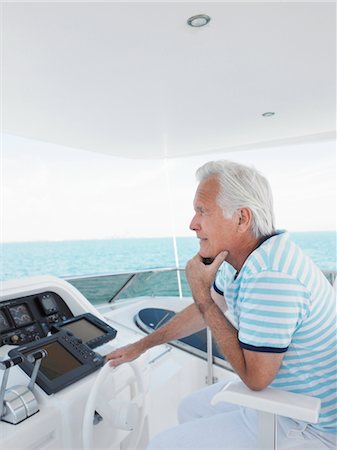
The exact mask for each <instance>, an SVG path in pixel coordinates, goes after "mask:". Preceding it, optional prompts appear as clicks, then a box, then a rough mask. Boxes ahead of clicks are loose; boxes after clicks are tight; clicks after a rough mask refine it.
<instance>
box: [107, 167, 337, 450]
mask: <svg viewBox="0 0 337 450" xmlns="http://www.w3.org/2000/svg"><path fill="white" fill-rule="evenodd" d="M197 178H198V181H199V186H198V188H197V191H196V195H195V199H194V209H195V215H194V217H193V219H192V222H191V224H190V228H191V229H192V230H194V231H195V232H196V234H197V237H198V238H199V240H200V251H199V253H198V254H197V255H196V256H194V258H192V259H191V260H190V261H189V262H188V263H187V266H186V276H187V279H188V282H189V285H190V288H191V292H192V297H193V300H194V303H193V304H192V305H190V306H189V307H187V308H186V309H185V310H183V311H182V312H181V313H179V314H177V315H176V316H175V317H174V318H173V319H172V320H171V321H170V322H169V323H168V324H166V325H164V326H163V327H162V328H160V329H158V330H156V331H155V332H154V333H153V334H151V335H149V336H146V337H145V338H143V339H141V340H140V341H138V342H136V343H134V344H131V345H129V346H126V347H123V348H121V349H118V350H116V351H114V352H112V353H110V354H109V355H108V356H107V359H108V360H110V361H111V364H112V365H114V366H117V365H119V364H121V363H123V362H126V361H131V360H133V359H135V358H137V357H138V356H139V355H140V354H141V353H143V352H144V351H146V350H147V349H149V348H150V347H152V346H154V345H158V344H162V343H165V342H169V341H171V340H174V339H178V338H181V337H184V336H187V335H189V334H191V333H194V332H196V331H199V330H200V329H202V328H204V327H205V326H208V327H210V329H211V330H212V334H213V337H214V338H215V340H216V343H217V346H218V349H219V350H220V351H221V352H222V353H223V355H224V356H225V357H226V359H227V360H228V361H229V362H230V363H231V365H232V367H233V369H234V370H235V372H236V373H237V374H238V375H239V377H240V378H241V380H242V381H243V382H244V383H245V384H246V385H247V386H248V387H249V388H250V389H253V390H261V389H264V388H265V387H267V386H269V385H272V386H274V387H280V388H282V389H286V390H289V391H292V392H300V393H303V394H308V395H312V396H316V397H319V398H321V401H322V406H321V414H320V420H319V423H318V424H317V425H313V424H305V423H298V422H295V421H293V420H291V419H287V418H279V419H278V420H279V424H278V425H279V438H278V440H279V442H278V448H279V449H288V448H292V449H298V450H303V449H306V448H307V449H309V448H310V449H335V448H336V436H337V407H336V402H337V381H336V378H337V375H336V374H337V371H336V364H337V359H336V358H337V355H336V322H337V320H336V301H335V298H334V294H333V289H332V287H331V286H330V284H329V283H328V281H327V280H326V279H325V277H324V276H323V275H322V273H321V271H320V270H319V269H318V268H317V267H316V266H315V265H314V264H313V262H312V261H311V260H310V259H309V258H308V257H307V256H306V255H305V254H304V253H303V252H302V251H301V250H300V249H299V248H298V247H297V246H296V245H295V244H294V243H293V242H291V240H290V239H289V236H288V234H287V233H284V232H279V231H276V230H275V228H274V215H273V204H272V194H271V190H270V186H269V184H268V182H267V180H266V179H265V178H264V177H263V176H262V175H261V174H259V173H258V172H257V171H256V170H255V169H253V168H249V167H246V166H244V165H240V164H237V163H234V162H230V161H214V162H209V163H207V164H205V165H204V166H202V167H201V168H200V169H199V170H198V171H197ZM205 258H207V259H208V260H210V261H212V262H211V264H209V265H206V264H204V262H205ZM208 262H209V261H208ZM219 269H220V270H219ZM214 280H215V281H214ZM225 312H226V315H225V314H224V313H225ZM226 316H228V317H229V318H230V321H229V320H228V319H227V317H226ZM222 385H223V384H222V383H221V382H220V383H218V384H216V385H213V386H211V387H209V388H205V389H203V390H202V391H200V392H199V393H197V394H194V395H192V396H190V397H189V398H188V399H186V400H185V401H184V402H183V403H182V405H181V407H180V410H179V414H178V415H179V419H180V422H181V425H179V426H178V427H175V428H174V429H172V430H168V431H167V432H164V433H161V434H160V435H159V436H158V437H157V438H155V439H154V440H153V441H152V443H151V444H150V449H153V450H158V449H163V450H164V449H191V450H192V449H193V450H195V449H204V450H210V449H213V448H221V449H226V448H227V449H239V448H240V449H253V448H255V440H256V434H255V430H256V417H255V412H254V411H252V410H248V409H245V408H240V407H235V406H231V405H225V404H218V405H217V406H211V404H210V400H211V398H212V396H213V395H214V394H215V393H216V392H217V391H219V390H220V389H221V387H222Z"/></svg>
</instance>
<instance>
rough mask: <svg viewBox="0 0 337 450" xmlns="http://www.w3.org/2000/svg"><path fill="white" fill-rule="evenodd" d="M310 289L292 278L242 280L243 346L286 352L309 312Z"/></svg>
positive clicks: (263, 276)
mask: <svg viewBox="0 0 337 450" xmlns="http://www.w3.org/2000/svg"><path fill="white" fill-rule="evenodd" d="M309 298H310V297H309V293H308V292H307V289H306V288H305V287H304V286H303V285H302V284H301V283H300V282H299V281H298V280H296V279H294V278H292V277H291V276H290V275H287V274H282V273H279V272H261V273H259V274H256V275H254V276H252V277H250V278H247V279H246V280H243V282H242V286H241V288H240V295H239V298H238V319H239V320H238V329H239V336H238V337H239V341H240V346H241V347H242V348H245V349H247V350H253V351H260V352H273V353H281V352H286V351H287V349H288V347H289V345H290V343H291V340H292V337H293V335H294V333H296V330H297V328H298V327H299V326H300V324H301V323H302V321H303V319H304V317H305V316H306V315H307V314H308V311H309Z"/></svg>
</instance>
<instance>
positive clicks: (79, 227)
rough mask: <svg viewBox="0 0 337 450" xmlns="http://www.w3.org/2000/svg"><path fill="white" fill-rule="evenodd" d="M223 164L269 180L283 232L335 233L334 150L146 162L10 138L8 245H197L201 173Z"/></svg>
mask: <svg viewBox="0 0 337 450" xmlns="http://www.w3.org/2000/svg"><path fill="white" fill-rule="evenodd" d="M223 158H225V159H230V160H233V161H237V162H242V163H244V164H248V165H253V166H254V167H256V168H257V169H258V170H259V171H260V172H262V173H263V174H264V175H265V176H266V177H267V178H268V180H269V182H270V184H271V187H272V190H273V194H274V204H275V216H276V225H277V228H278V229H287V230H289V231H326V230H335V229H336V147H335V142H334V141H326V142H322V143H319V144H317V143H310V144H301V145H296V146H282V147H276V148H274V149H268V148H265V149H261V150H246V151H238V152H230V153H221V154H220V153H217V154H207V155H202V156H196V157H186V158H180V159H169V160H144V161H143V160H131V159H126V158H117V157H113V156H110V155H103V154H99V153H91V152H88V151H84V150H77V149H71V148H65V147H61V146H57V145H54V144H48V143H44V142H40V141H33V140H28V139H23V138H19V137H15V136H11V135H3V137H2V155H1V164H2V177H1V240H2V242H17V241H37V240H48V241H59V240H71V239H110V238H130V237H161V236H172V234H174V235H176V236H193V235H194V233H193V232H192V231H190V230H189V223H190V221H191V219H192V216H193V197H194V193H195V189H196V186H197V183H196V181H195V171H196V169H197V168H198V167H199V166H200V165H202V164H203V163H204V162H206V161H209V160H211V159H223Z"/></svg>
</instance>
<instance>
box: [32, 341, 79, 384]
mask: <svg viewBox="0 0 337 450" xmlns="http://www.w3.org/2000/svg"><path fill="white" fill-rule="evenodd" d="M43 348H44V349H45V350H47V353H48V355H47V356H46V357H45V358H43V360H42V363H41V366H40V371H41V372H42V373H43V374H44V375H45V376H46V377H47V378H48V379H49V380H54V379H56V378H58V377H60V376H62V375H65V374H66V373H68V372H70V371H71V370H74V369H76V368H78V367H80V366H81V365H82V363H81V362H80V361H79V360H78V359H77V358H75V357H74V356H73V355H72V354H71V353H70V352H68V350H67V349H66V348H65V347H63V346H62V345H61V344H60V343H59V342H57V341H55V342H51V343H50V344H45V345H43ZM23 353H24V355H26V356H27V355H29V354H30V353H31V351H26V352H23Z"/></svg>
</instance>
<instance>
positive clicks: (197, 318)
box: [139, 304, 206, 352]
mask: <svg viewBox="0 0 337 450" xmlns="http://www.w3.org/2000/svg"><path fill="white" fill-rule="evenodd" d="M205 326H206V325H205V321H204V319H203V316H202V314H200V312H199V310H198V308H197V307H196V305H195V304H192V305H189V306H188V307H187V308H185V309H184V310H182V311H181V312H179V313H178V314H176V315H175V316H174V317H173V318H172V319H171V320H170V321H169V322H168V323H166V324H165V325H163V326H162V327H160V328H158V330H156V331H154V332H153V333H151V334H149V335H148V336H145V337H144V338H143V339H141V340H140V341H139V345H140V347H141V349H142V352H144V351H146V350H148V349H149V348H151V347H154V346H156V345H160V344H166V343H167V342H170V341H173V340H176V339H180V338H182V337H185V336H189V335H190V334H192V333H196V332H197V331H200V330H202V329H203V328H205Z"/></svg>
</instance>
